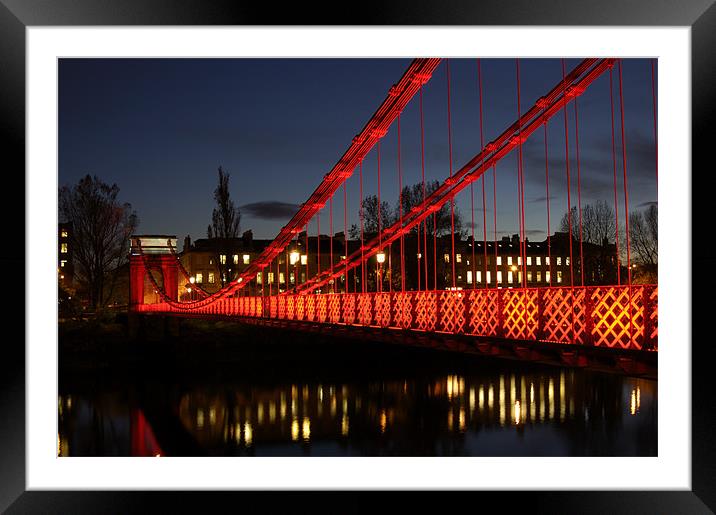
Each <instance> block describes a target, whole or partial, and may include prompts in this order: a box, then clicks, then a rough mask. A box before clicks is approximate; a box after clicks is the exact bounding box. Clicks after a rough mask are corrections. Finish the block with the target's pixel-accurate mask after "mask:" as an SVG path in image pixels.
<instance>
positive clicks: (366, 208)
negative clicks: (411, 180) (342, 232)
mask: <svg viewBox="0 0 716 515" xmlns="http://www.w3.org/2000/svg"><path fill="white" fill-rule="evenodd" d="M439 186H440V183H439V182H438V181H429V182H426V183H425V196H426V197H427V196H429V195H430V194H432V193H433V192H434V191H435V190H436V189H438V187H439ZM422 201H423V185H422V183H417V184H413V185H412V186H404V187H403V191H402V206H403V215H406V214H407V213H409V212H410V211H411V210H412V209H413V208H414V207H415V206H418V205H419V204H420V203H421V202H422ZM399 205H400V199H398V201H397V202H396V206H395V208H394V209H390V205H389V204H388V203H387V202H385V201H383V202H381V210H380V211H381V227H382V228H383V229H385V228H386V227H389V226H390V225H392V224H394V223H395V222H397V221H398V219H399V216H400V211H399ZM359 216H360V213H359ZM450 218H451V217H450V202H449V201H448V202H445V203H444V204H443V205H442V206H441V207H440V209H439V210H438V211H437V212H436V213H435V214H434V215H430V216H428V217H427V218H426V219H425V220H424V221H423V222H421V223H420V226H421V231H423V230H424V231H426V232H427V235H428V236H429V237H432V236H433V233H434V232H435V233H436V234H437V236H443V235H447V234H450V232H451V230H452V225H451V220H450ZM454 221H455V234H460V235H461V237H462V238H464V237H465V235H464V234H462V215H461V213H460V210H459V209H458V208H457V206H455V216H454ZM363 224H364V225H363V230H364V232H365V233H366V234H368V233H371V234H375V233H377V232H378V198H377V197H376V196H375V195H372V196H369V197H366V198H365V199H363ZM417 231H418V228H417V225H416V226H415V227H413V228H412V229H411V231H410V232H411V233H417ZM349 235H350V237H351V238H354V239H356V238H359V237H360V226H358V225H355V224H354V225H352V226H351V228H350V231H349Z"/></svg>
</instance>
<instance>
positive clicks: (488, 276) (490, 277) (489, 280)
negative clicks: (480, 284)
mask: <svg viewBox="0 0 716 515" xmlns="http://www.w3.org/2000/svg"><path fill="white" fill-rule="evenodd" d="M486 277H487V284H490V283H491V282H492V273H491V272H490V271H489V270H488V271H487V275H486Z"/></svg>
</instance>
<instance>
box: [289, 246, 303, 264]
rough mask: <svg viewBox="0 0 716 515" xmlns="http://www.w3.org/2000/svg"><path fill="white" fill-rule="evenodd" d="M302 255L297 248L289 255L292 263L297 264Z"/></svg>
mask: <svg viewBox="0 0 716 515" xmlns="http://www.w3.org/2000/svg"><path fill="white" fill-rule="evenodd" d="M300 257H301V255H300V254H299V253H298V252H296V251H295V250H294V251H293V252H291V253H290V254H289V255H288V258H289V261H290V263H291V264H292V265H295V264H296V263H297V262H298V260H299V258H300Z"/></svg>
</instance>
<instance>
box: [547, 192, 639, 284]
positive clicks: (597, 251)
mask: <svg viewBox="0 0 716 515" xmlns="http://www.w3.org/2000/svg"><path fill="white" fill-rule="evenodd" d="M579 222H580V220H579V210H578V209H577V207H576V206H573V207H572V209H571V226H572V240H573V250H574V261H575V281H578V279H579V276H580V275H581V268H580V267H581V266H582V264H581V262H580V257H579V241H580V223H579ZM569 226H570V219H569V217H568V215H567V213H565V214H564V215H563V216H562V219H561V221H560V224H559V228H560V230H561V231H562V232H563V233H565V234H569ZM616 227H617V222H616V219H615V215H614V209H613V208H612V206H611V205H610V204H608V203H607V202H606V201H603V200H598V201H596V202H594V203H592V204H586V205H584V206H582V224H581V240H582V242H583V243H584V245H583V248H584V272H585V284H616V277H617V265H616V255H615V254H616V251H615V248H614V245H615V242H616ZM625 240H626V238H625V237H624V229H623V227H620V228H619V253H620V260H621V261H622V262H624V261H626V245H625Z"/></svg>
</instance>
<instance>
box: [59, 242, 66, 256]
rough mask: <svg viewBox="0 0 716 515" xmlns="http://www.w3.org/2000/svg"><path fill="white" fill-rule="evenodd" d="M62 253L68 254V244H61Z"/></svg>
mask: <svg viewBox="0 0 716 515" xmlns="http://www.w3.org/2000/svg"><path fill="white" fill-rule="evenodd" d="M60 252H61V253H62V254H67V243H61V244H60Z"/></svg>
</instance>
